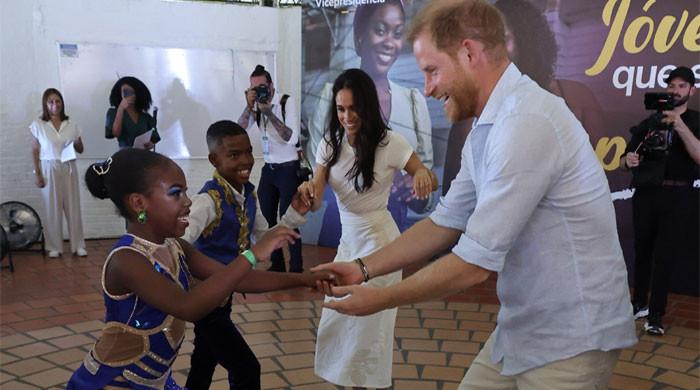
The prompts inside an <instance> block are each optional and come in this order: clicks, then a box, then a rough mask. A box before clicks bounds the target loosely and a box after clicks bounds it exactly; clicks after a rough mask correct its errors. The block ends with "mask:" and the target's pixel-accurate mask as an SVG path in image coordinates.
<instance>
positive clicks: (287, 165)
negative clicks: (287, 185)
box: [265, 160, 299, 169]
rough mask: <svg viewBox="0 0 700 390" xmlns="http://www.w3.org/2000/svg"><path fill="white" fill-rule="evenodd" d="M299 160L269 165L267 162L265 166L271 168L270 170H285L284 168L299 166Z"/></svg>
mask: <svg viewBox="0 0 700 390" xmlns="http://www.w3.org/2000/svg"><path fill="white" fill-rule="evenodd" d="M298 163H299V160H292V161H286V162H283V163H268V162H266V163H265V165H266V166H268V167H270V169H277V168H283V167H293V166H294V165H296V164H298Z"/></svg>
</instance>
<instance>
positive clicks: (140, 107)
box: [105, 76, 160, 150]
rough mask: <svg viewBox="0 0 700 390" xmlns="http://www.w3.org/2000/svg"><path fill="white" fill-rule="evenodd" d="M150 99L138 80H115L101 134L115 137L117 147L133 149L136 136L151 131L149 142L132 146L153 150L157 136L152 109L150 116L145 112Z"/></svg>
mask: <svg viewBox="0 0 700 390" xmlns="http://www.w3.org/2000/svg"><path fill="white" fill-rule="evenodd" d="M152 102H153V101H152V99H151V92H150V91H149V90H148V87H146V85H145V84H144V83H143V82H142V81H141V80H139V79H137V78H136V77H131V76H126V77H122V78H120V79H119V80H117V82H116V83H115V84H114V86H113V87H112V91H111V92H110V94H109V104H110V105H111V107H110V108H109V109H108V110H107V118H106V120H105V137H106V138H116V139H117V140H118V141H119V149H123V148H133V147H134V141H135V140H136V137H138V136H140V135H141V134H144V133H146V132H148V131H151V130H153V132H152V133H151V137H150V140H149V141H147V142H145V143H144V144H143V145H136V146H137V147H142V148H144V149H148V150H153V149H154V147H155V144H156V143H158V141H160V135H159V134H158V130H157V129H156V119H155V115H156V114H155V111H154V114H153V116H151V115H150V114H149V113H148V109H149V108H151V104H152ZM154 110H157V107H156V108H155V109H154Z"/></svg>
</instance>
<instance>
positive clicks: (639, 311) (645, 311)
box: [632, 303, 649, 320]
mask: <svg viewBox="0 0 700 390" xmlns="http://www.w3.org/2000/svg"><path fill="white" fill-rule="evenodd" d="M632 313H633V314H634V319H635V320H638V319H640V318H646V316H648V315H649V306H642V305H639V304H637V303H632Z"/></svg>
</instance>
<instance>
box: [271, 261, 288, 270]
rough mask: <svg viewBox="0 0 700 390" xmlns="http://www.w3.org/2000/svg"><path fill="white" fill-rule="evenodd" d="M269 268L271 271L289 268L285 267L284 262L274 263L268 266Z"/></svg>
mask: <svg viewBox="0 0 700 390" xmlns="http://www.w3.org/2000/svg"><path fill="white" fill-rule="evenodd" d="M267 270H268V271H270V272H287V269H286V268H285V267H284V263H282V264H275V263H272V265H271V266H270V268H268V269H267Z"/></svg>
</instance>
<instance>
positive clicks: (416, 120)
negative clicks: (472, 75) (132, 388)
mask: <svg viewBox="0 0 700 390" xmlns="http://www.w3.org/2000/svg"><path fill="white" fill-rule="evenodd" d="M353 14H354V17H353V21H352V35H353V43H354V48H355V53H356V54H357V58H356V59H354V58H351V59H349V60H347V61H345V64H346V66H344V67H350V66H348V65H347V64H349V63H353V62H359V68H360V69H362V70H363V71H365V72H366V73H367V74H368V75H369V76H370V77H371V78H372V81H373V82H374V85H375V87H376V90H377V97H378V99H379V106H380V107H381V113H382V117H383V118H384V121H385V122H387V124H388V125H389V127H390V128H391V131H394V132H397V133H399V134H401V135H402V136H403V137H404V138H405V139H406V141H408V143H409V144H410V145H411V147H412V148H413V150H414V151H415V152H416V155H417V156H418V159H419V160H420V161H421V162H422V163H423V165H425V166H426V167H427V168H428V169H433V141H432V132H433V130H432V125H431V120H430V114H429V112H428V105H427V102H426V100H425V97H424V96H423V94H422V92H421V91H420V90H419V89H418V88H409V87H407V86H404V85H401V84H399V83H397V82H394V81H393V80H391V79H390V78H389V72H390V70H391V69H392V68H393V67H394V64H396V63H397V61H398V60H399V57H400V56H401V53H402V50H403V47H404V31H405V26H406V13H405V10H404V6H403V2H402V1H401V0H386V1H382V2H381V3H374V4H361V5H358V6H357V7H356V8H355V12H354V13H353ZM339 34H341V35H342V34H343V32H339ZM343 55H345V56H347V55H348V54H347V53H346V50H344V48H343ZM404 57H405V58H407V59H409V61H405V62H404V63H403V64H404V65H408V64H410V63H414V62H415V61H414V59H413V57H412V56H410V55H404ZM401 66H403V65H399V66H398V67H401ZM404 68H405V66H404ZM399 72H400V71H399ZM397 74H398V73H397ZM329 81H330V80H329ZM405 81H406V80H404V81H403V82H404V83H405ZM319 97H320V99H319V100H318V104H317V105H316V106H315V110H314V112H313V113H308V118H309V122H308V130H309V140H308V143H307V146H306V152H307V156H308V157H309V159H310V160H311V161H315V160H314V157H315V155H316V150H317V149H318V144H319V143H320V142H321V139H322V138H323V134H324V130H325V126H326V125H327V123H328V122H327V121H328V115H327V114H328V112H327V110H326V108H327V107H328V105H329V103H330V101H331V99H332V83H331V82H328V83H325V85H324V86H323V88H322V89H321V91H320V93H319ZM411 180H412V178H411V177H410V176H408V175H405V174H404V173H403V172H401V171H399V172H397V173H396V175H395V176H394V183H393V187H392V190H391V192H390V195H389V210H390V211H391V214H392V217H393V218H394V221H395V222H396V223H397V225H398V227H399V230H401V231H404V230H406V229H407V228H408V227H410V226H411V225H412V224H413V223H414V222H415V221H416V217H417V216H418V215H422V214H423V213H425V212H427V211H429V210H431V209H432V208H433V206H434V204H435V200H436V199H437V198H436V197H432V196H431V197H428V198H425V199H416V198H415V197H413V196H411V193H410V192H411V186H412V183H411ZM325 200H326V205H325V206H326V208H325V210H324V215H322V218H321V221H320V225H321V227H320V231H319V232H318V233H317V235H318V244H319V245H321V246H335V245H337V243H338V237H339V236H340V223H339V220H338V219H339V218H338V211H337V209H338V206H337V205H336V204H335V201H334V199H333V196H331V195H330V194H329V193H326V194H325ZM409 210H410V211H411V213H409ZM314 218H318V217H314ZM418 219H420V218H418ZM305 234H310V233H309V232H308V231H305ZM311 234H313V233H311ZM310 238H311V239H315V238H316V237H314V236H313V235H312V236H311V237H310Z"/></svg>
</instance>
